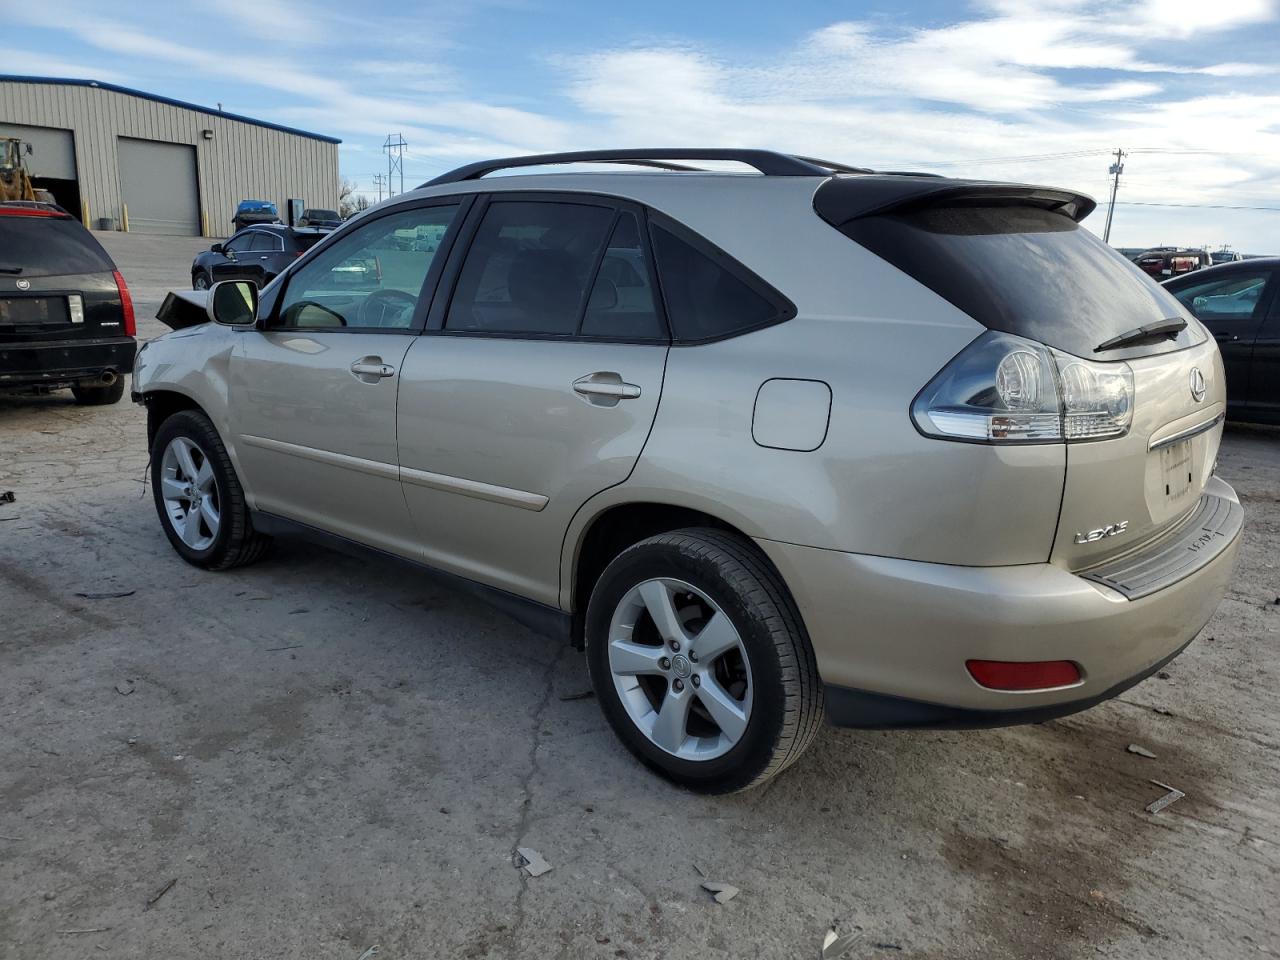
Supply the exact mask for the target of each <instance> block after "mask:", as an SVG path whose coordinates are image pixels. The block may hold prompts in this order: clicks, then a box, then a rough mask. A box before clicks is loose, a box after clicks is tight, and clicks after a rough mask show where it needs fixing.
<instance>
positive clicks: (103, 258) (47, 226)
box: [0, 215, 115, 277]
mask: <svg viewBox="0 0 1280 960" xmlns="http://www.w3.org/2000/svg"><path fill="white" fill-rule="evenodd" d="M114 269H115V266H114V265H113V264H112V263H111V258H110V257H108V256H107V252H106V251H105V250H103V249H102V246H101V245H100V244H99V243H98V241H97V240H95V239H93V236H92V234H90V233H89V231H88V230H86V229H85V228H84V227H83V226H81V225H80V223H79V222H78V221H76V220H71V219H68V218H66V217H14V216H5V215H0V276H17V277H56V276H61V275H63V274H73V273H109V272H110V271H112V270H114Z"/></svg>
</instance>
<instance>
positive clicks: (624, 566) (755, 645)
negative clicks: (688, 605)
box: [586, 543, 784, 792]
mask: <svg viewBox="0 0 1280 960" xmlns="http://www.w3.org/2000/svg"><path fill="white" fill-rule="evenodd" d="M727 562H729V563H732V562H733V561H732V560H729V561H727ZM655 578H669V579H675V580H683V581H685V582H687V583H689V584H691V585H693V586H695V587H697V588H698V589H699V590H701V591H703V592H704V593H705V594H706V595H707V596H708V597H710V598H711V599H712V600H713V601H715V603H716V605H717V606H718V607H719V608H720V609H721V611H722V612H723V613H724V614H726V615H727V616H728V617H729V618H730V619H731V620H732V621H733V625H734V626H735V627H736V628H737V630H738V635H739V636H740V637H741V638H742V641H743V645H744V646H745V647H746V650H747V658H748V660H749V661H750V667H751V678H750V682H751V684H752V688H753V689H752V707H751V717H750V719H749V720H748V721H747V729H746V731H745V733H744V734H743V736H742V739H741V740H739V741H738V742H737V743H736V744H734V746H733V747H732V748H731V749H730V750H729V751H728V752H727V753H725V754H724V755H722V756H720V757H716V758H715V759H714V760H683V759H681V758H679V757H675V756H672V755H671V754H669V753H667V752H666V751H665V750H663V749H661V748H660V747H658V746H657V745H656V744H654V743H652V742H651V741H650V740H649V738H648V737H646V736H645V735H644V734H643V733H641V732H640V730H639V729H638V728H637V727H636V725H635V723H634V722H633V721H632V720H631V717H630V716H629V715H628V714H627V711H626V708H625V707H624V706H623V704H622V701H621V699H620V698H619V696H618V692H617V690H616V689H615V687H614V682H613V673H612V671H611V670H610V669H609V654H608V638H609V625H610V622H611V620H612V618H613V613H614V610H615V609H616V608H617V605H618V603H619V602H620V601H621V600H622V597H623V596H624V595H625V594H626V593H627V591H628V590H630V589H631V588H632V587H634V586H635V585H636V584H638V583H641V582H643V581H645V580H649V579H655ZM755 606H756V605H755V604H752V603H750V602H749V601H748V600H747V598H746V597H745V596H743V595H742V593H741V592H740V591H739V589H738V588H737V587H735V586H734V585H733V584H732V583H731V582H729V581H728V580H727V579H726V578H725V575H724V571H723V566H722V564H721V563H717V562H716V561H715V560H713V559H711V558H710V557H707V556H702V555H698V554H694V553H690V552H688V551H687V550H684V549H681V548H680V547H678V546H676V545H675V544H661V543H643V544H639V545H637V546H635V547H632V548H631V549H629V550H627V551H625V552H623V553H622V554H621V555H620V556H619V557H618V558H617V559H615V560H614V561H613V563H611V564H610V565H609V566H608V568H606V570H605V572H604V573H603V574H602V575H601V577H600V579H599V581H597V583H596V586H595V588H594V590H593V591H592V594H591V600H590V603H589V604H588V606H587V617H586V645H587V661H588V666H589V669H590V671H591V679H592V684H593V686H594V687H595V690H596V697H597V699H598V701H599V703H600V706H601V709H602V710H603V711H604V714H605V717H606V718H607V719H608V721H609V723H610V725H611V726H612V727H613V729H614V731H615V732H616V733H617V734H618V736H619V738H620V739H621V740H622V741H623V743H624V744H625V745H626V746H627V747H628V749H630V750H631V751H632V753H634V754H635V755H636V756H637V757H639V759H640V760H642V761H643V762H644V763H646V764H647V765H649V766H650V767H652V768H654V769H656V770H658V771H659V772H661V773H663V774H665V775H667V776H668V777H670V778H671V779H674V780H676V781H677V782H681V783H683V784H685V785H687V786H692V787H696V788H698V789H700V790H703V791H711V792H718V791H729V790H734V789H737V788H739V787H741V786H744V785H746V784H748V783H751V782H752V781H753V780H755V778H756V776H757V775H758V774H759V773H760V771H762V770H763V769H764V768H765V767H766V766H767V765H768V763H769V761H770V759H771V757H772V755H773V751H774V749H775V748H776V745H777V743H778V740H779V736H780V731H781V730H782V726H783V703H784V690H783V683H782V668H781V664H780V663H779V660H778V653H777V648H776V647H775V644H774V639H773V636H772V633H771V631H770V629H769V627H768V626H767V624H766V623H765V622H764V619H763V616H762V611H760V610H758V609H755Z"/></svg>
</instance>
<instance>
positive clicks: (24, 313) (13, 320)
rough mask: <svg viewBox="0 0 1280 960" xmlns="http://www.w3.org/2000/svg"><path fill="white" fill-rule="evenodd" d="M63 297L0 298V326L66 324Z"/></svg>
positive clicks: (65, 307)
mask: <svg viewBox="0 0 1280 960" xmlns="http://www.w3.org/2000/svg"><path fill="white" fill-rule="evenodd" d="M68 319H69V318H68V315H67V301H66V299H65V298H63V297H0V324H4V325H5V326H15V327H17V326H40V325H43V324H51V323H66V322H68Z"/></svg>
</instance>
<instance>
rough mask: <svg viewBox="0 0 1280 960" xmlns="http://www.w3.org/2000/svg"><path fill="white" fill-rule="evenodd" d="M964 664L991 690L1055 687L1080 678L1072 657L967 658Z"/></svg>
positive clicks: (1070, 683) (1076, 681) (975, 677)
mask: <svg viewBox="0 0 1280 960" xmlns="http://www.w3.org/2000/svg"><path fill="white" fill-rule="evenodd" d="M964 665H965V666H966V667H967V668H968V669H969V674H970V675H971V676H972V677H973V679H975V680H977V681H978V683H980V684H982V686H984V687H986V688H988V689H989V690H1052V689H1054V688H1055V687H1069V686H1071V685H1072V684H1073V683H1079V682H1080V668H1079V667H1077V666H1076V665H1075V664H1074V663H1072V662H1071V661H1070V660H1035V661H1032V662H1030V663H1015V662H1012V661H1009V660H966V661H965V664H964Z"/></svg>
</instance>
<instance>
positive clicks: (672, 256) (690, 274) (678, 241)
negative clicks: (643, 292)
mask: <svg viewBox="0 0 1280 960" xmlns="http://www.w3.org/2000/svg"><path fill="white" fill-rule="evenodd" d="M653 254H654V259H655V260H656V261H657V266H658V277H659V279H660V280H661V282H662V294H663V297H664V298H665V299H666V304H667V317H668V318H669V319H670V320H671V331H672V333H673V334H674V335H675V338H676V339H677V340H693V341H697V340H715V339H719V338H721V337H729V336H733V335H734V334H738V333H745V332H746V331H748V330H752V329H754V328H756V327H762V326H764V325H766V324H769V323H773V322H775V321H777V320H781V319H784V318H785V317H786V316H787V314H788V313H789V305H788V306H785V307H784V306H783V304H782V303H780V302H778V301H776V300H774V299H773V298H771V297H769V296H767V295H766V294H765V292H764V290H760V289H756V285H755V284H750V283H748V282H747V281H746V280H745V279H743V278H742V277H741V276H738V275H737V273H736V272H734V271H731V270H730V268H729V267H728V266H727V265H723V264H721V263H719V262H717V260H714V259H712V257H711V256H710V255H709V254H707V253H704V252H702V251H701V250H699V249H697V248H696V247H694V246H693V245H692V244H690V243H688V242H687V241H686V240H684V239H682V238H681V237H678V236H676V235H675V234H674V233H672V232H671V231H669V230H666V229H664V228H663V227H661V226H657V225H655V226H654V228H653ZM726 259H727V258H726ZM741 269H742V270H743V271H744V272H745V268H741ZM759 285H760V286H761V287H763V285H764V283H763V281H760V282H759Z"/></svg>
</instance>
